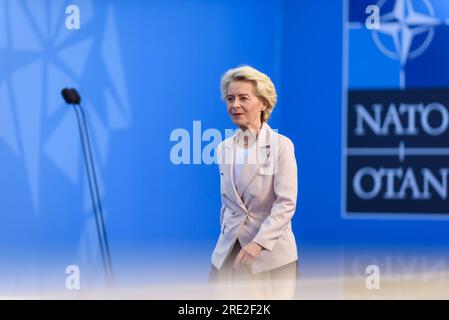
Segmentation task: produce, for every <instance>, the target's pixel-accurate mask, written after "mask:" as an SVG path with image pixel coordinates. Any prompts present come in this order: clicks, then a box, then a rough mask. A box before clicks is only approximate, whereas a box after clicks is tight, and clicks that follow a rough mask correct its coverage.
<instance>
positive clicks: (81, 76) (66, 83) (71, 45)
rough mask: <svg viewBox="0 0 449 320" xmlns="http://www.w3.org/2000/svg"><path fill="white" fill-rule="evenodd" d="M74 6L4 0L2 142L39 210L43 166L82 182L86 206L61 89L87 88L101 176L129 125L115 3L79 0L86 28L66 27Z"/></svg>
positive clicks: (0, 4) (0, 9) (0, 31)
mask: <svg viewBox="0 0 449 320" xmlns="http://www.w3.org/2000/svg"><path fill="white" fill-rule="evenodd" d="M69 4H71V3H69V2H68V1H62V0H61V1H33V0H23V1H9V0H0V144H1V143H3V144H5V145H6V148H7V150H9V151H10V152H11V155H12V156H13V157H14V158H15V159H17V162H18V163H21V164H23V166H24V170H25V171H26V177H27V179H28V186H29V194H28V195H22V197H27V196H28V197H29V198H30V203H32V206H33V208H34V212H35V213H36V214H38V212H39V203H40V197H41V196H42V195H41V194H40V185H41V183H42V181H43V180H44V179H43V174H42V168H43V165H44V164H45V166H46V167H47V166H48V165H50V166H54V167H56V168H57V170H58V171H59V172H60V173H61V174H62V176H63V177H65V178H66V180H67V182H69V183H72V184H74V185H81V186H82V188H83V192H84V203H85V206H84V207H85V209H86V210H88V209H89V198H88V189H87V183H86V182H85V181H84V179H83V177H84V171H83V166H82V153H81V147H80V141H79V135H78V131H77V128H76V120H75V118H74V114H73V110H72V109H71V108H70V107H68V106H66V105H65V103H64V101H63V99H62V98H61V95H60V92H61V89H62V88H63V87H76V88H78V89H79V91H80V92H81V93H82V94H83V101H84V106H85V108H86V110H88V111H87V117H88V120H89V124H88V125H89V127H90V132H91V138H92V140H93V141H92V142H93V148H94V150H95V153H96V154H97V156H98V159H97V161H96V162H97V166H98V168H99V169H100V170H99V172H98V173H99V174H100V173H101V167H103V166H104V165H105V164H106V163H107V160H108V152H109V143H110V140H111V138H112V136H113V134H114V132H116V131H118V130H122V129H126V128H128V127H129V126H130V124H131V110H130V107H129V102H128V93H127V88H126V82H125V79H124V71H123V64H122V58H121V51H120V43H119V39H118V33H117V29H116V22H115V12H114V6H113V5H112V4H106V3H101V2H97V1H93V0H79V1H76V4H77V5H78V6H79V8H80V13H81V28H80V29H79V30H68V29H66V27H65V20H66V18H67V15H66V13H65V10H66V7H67V6H68V5H69ZM97 15H98V17H97ZM100 16H101V18H100ZM94 18H95V19H94ZM98 19H99V20H100V23H99V22H98ZM92 79H95V80H92ZM83 85H86V86H85V87H83ZM98 178H99V180H100V185H102V183H101V180H102V179H101V175H100V176H99V177H98ZM102 191H103V192H104V187H102Z"/></svg>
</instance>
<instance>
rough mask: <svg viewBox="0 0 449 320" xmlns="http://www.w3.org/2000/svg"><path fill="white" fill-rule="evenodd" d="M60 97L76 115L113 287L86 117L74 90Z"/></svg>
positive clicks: (108, 273) (101, 248) (100, 238)
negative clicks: (71, 107)
mask: <svg viewBox="0 0 449 320" xmlns="http://www.w3.org/2000/svg"><path fill="white" fill-rule="evenodd" d="M61 94H62V97H63V98H64V100H65V102H67V104H71V105H72V106H73V109H74V110H75V113H76V119H77V122H78V130H79V135H80V139H81V145H82V147H83V148H82V149H83V155H84V161H85V165H86V173H87V180H88V183H89V191H90V198H91V201H92V209H93V211H94V216H95V226H96V229H97V234H98V242H99V245H100V251H101V256H102V260H103V267H104V270H105V273H106V280H107V282H108V284H109V285H111V286H114V285H115V280H114V272H113V270H112V261H111V254H110V251H109V244H108V237H107V234H106V227H105V224H104V219H103V207H102V205H101V199H100V192H99V188H98V182H97V174H96V172H95V165H94V160H93V156H92V148H91V144H90V139H89V132H88V131H87V123H86V115H85V113H84V110H83V108H82V107H81V97H80V95H79V94H78V92H77V91H76V89H74V88H71V89H69V88H64V89H62V91H61Z"/></svg>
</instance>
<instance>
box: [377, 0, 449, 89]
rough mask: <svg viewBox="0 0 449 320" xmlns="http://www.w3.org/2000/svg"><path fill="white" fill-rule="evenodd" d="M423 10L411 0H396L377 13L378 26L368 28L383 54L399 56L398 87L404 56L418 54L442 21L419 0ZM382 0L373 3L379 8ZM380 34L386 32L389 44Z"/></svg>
mask: <svg viewBox="0 0 449 320" xmlns="http://www.w3.org/2000/svg"><path fill="white" fill-rule="evenodd" d="M420 1H422V3H423V4H424V7H425V8H426V11H427V12H418V11H417V10H415V8H414V6H413V1H412V0H396V2H395V3H394V7H393V10H392V11H391V12H389V13H387V14H384V15H381V16H380V27H379V29H373V30H372V36H373V39H374V42H375V44H376V46H377V48H379V50H380V51H381V52H382V53H383V54H384V55H386V56H388V57H390V58H392V59H395V60H399V62H400V64H401V71H400V72H401V74H400V87H401V88H405V71H404V68H405V65H406V63H407V60H411V59H415V58H416V57H418V56H420V55H421V54H422V53H423V52H424V51H425V50H426V49H427V48H428V47H429V45H430V43H431V42H432V39H433V37H434V34H435V27H436V26H438V25H440V24H444V21H441V20H440V19H437V18H435V13H434V11H433V8H432V6H431V4H430V2H429V1H428V0H420ZM385 2H386V0H381V1H379V2H378V3H377V6H378V7H379V9H380V10H382V7H383V6H384V4H385ZM380 34H383V35H386V36H388V37H389V38H390V39H391V40H392V43H393V46H392V47H391V46H390V47H389V46H387V45H386V44H385V42H383V41H381V37H380ZM422 34H423V35H424V37H423V40H421V41H420V42H419V43H415V42H418V41H415V39H417V36H418V35H422Z"/></svg>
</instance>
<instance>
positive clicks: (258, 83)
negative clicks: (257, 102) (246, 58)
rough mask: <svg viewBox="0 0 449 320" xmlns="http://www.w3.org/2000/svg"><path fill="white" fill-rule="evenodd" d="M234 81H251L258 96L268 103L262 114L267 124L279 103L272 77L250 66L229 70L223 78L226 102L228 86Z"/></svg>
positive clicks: (222, 92)
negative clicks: (277, 102)
mask: <svg viewBox="0 0 449 320" xmlns="http://www.w3.org/2000/svg"><path fill="white" fill-rule="evenodd" d="M234 81H250V82H252V83H253V84H254V87H255V89H256V95H257V96H258V97H259V98H260V99H262V100H263V101H265V102H266V103H267V107H266V108H265V110H264V111H262V113H261V117H260V119H261V121H262V122H267V121H268V119H269V118H270V115H271V112H272V111H273V109H274V106H275V105H276V101H277V94H276V89H275V87H274V84H273V82H272V81H271V79H270V77H268V76H267V75H266V74H264V73H262V72H260V71H259V70H257V69H254V68H253V67H250V66H241V67H237V68H234V69H229V70H228V71H226V73H225V74H224V75H223V77H222V78H221V86H220V87H221V98H222V99H223V100H224V101H226V96H227V94H228V86H229V84H230V83H231V82H234Z"/></svg>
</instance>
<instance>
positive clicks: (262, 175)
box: [210, 66, 298, 298]
mask: <svg viewBox="0 0 449 320" xmlns="http://www.w3.org/2000/svg"><path fill="white" fill-rule="evenodd" d="M221 95H222V99H223V100H224V101H225V102H226V107H227V111H228V113H229V116H230V117H231V120H232V122H233V123H234V124H235V125H236V126H237V127H238V128H239V129H238V130H237V133H236V134H234V135H233V136H232V137H230V138H228V139H226V140H225V141H223V142H222V143H220V145H219V146H218V147H217V157H218V163H219V167H220V182H221V201H222V207H221V212H220V224H221V233H220V237H219V239H218V241H217V244H216V246H215V249H214V251H213V254H212V269H211V273H210V279H211V280H215V283H216V284H217V285H218V286H217V288H218V289H219V290H220V291H219V292H218V293H219V295H220V297H221V298H227V297H228V298H238V297H240V298H293V296H294V290H295V285H296V268H297V263H296V262H297V259H298V255H297V249H296V242H295V237H294V235H293V232H292V227H291V219H292V216H293V214H294V212H295V209H296V197H297V168H296V160H295V153H294V146H293V143H292V142H291V141H290V139H288V138H287V137H285V136H283V135H280V134H278V133H276V132H274V131H273V130H272V129H271V128H270V127H269V126H268V124H267V121H268V119H269V117H270V114H271V112H272V111H273V108H274V106H275V104H276V100H277V95H276V90H275V88H274V85H273V83H272V81H271V80H270V78H269V77H268V76H267V75H265V74H263V73H261V72H260V71H258V70H256V69H254V68H252V67H249V66H242V67H238V68H235V69H230V70H228V71H227V72H226V73H225V74H224V75H223V77H222V79H221Z"/></svg>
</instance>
